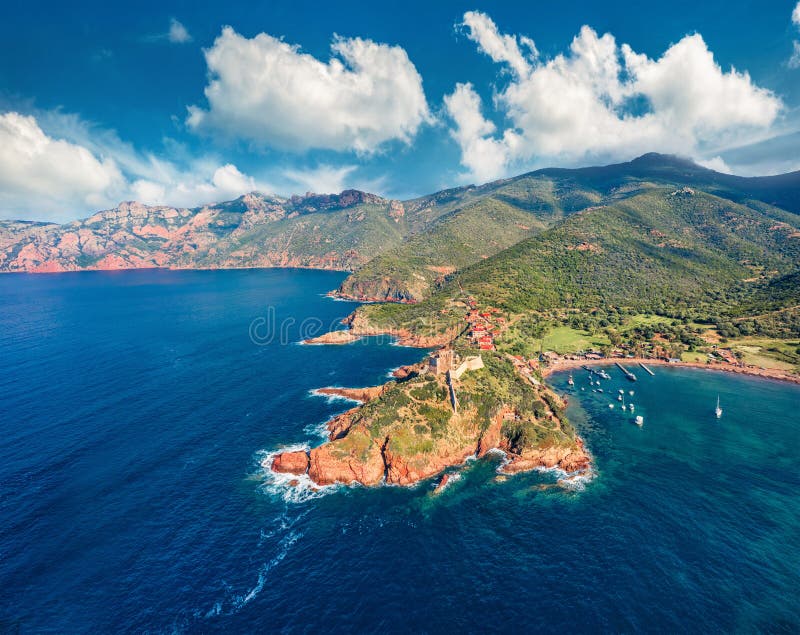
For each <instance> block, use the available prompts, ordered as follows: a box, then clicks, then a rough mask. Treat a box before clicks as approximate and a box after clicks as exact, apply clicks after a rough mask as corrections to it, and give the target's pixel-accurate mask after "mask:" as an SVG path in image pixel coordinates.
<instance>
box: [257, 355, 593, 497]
mask: <svg viewBox="0 0 800 635" xmlns="http://www.w3.org/2000/svg"><path fill="white" fill-rule="evenodd" d="M468 354H469V351H468V350H461V351H460V353H459V354H458V355H460V356H466V355H468ZM483 362H484V364H483V366H482V367H478V365H473V366H474V367H475V370H470V371H468V372H464V373H462V374H461V375H460V377H459V379H455V378H454V377H453V375H452V374H451V375H450V378H449V379H448V375H446V374H434V373H432V372H428V366H427V364H426V363H421V364H419V365H417V366H416V367H415V368H414V371H413V372H408V373H407V374H405V379H401V380H397V381H391V382H389V383H387V384H385V385H384V386H376V387H373V388H369V389H364V388H358V389H346V388H331V389H321V390H320V391H319V392H321V393H322V394H337V395H340V396H347V397H349V398H358V399H359V401H363V405H362V406H359V407H357V408H353V409H352V410H349V411H347V412H345V413H343V414H341V415H339V416H337V417H335V418H333V419H332V420H331V421H330V422H329V423H328V431H329V441H328V442H327V443H324V444H323V445H321V446H319V447H317V448H314V449H312V450H310V451H308V452H306V451H299V452H284V453H280V454H278V455H276V456H275V457H274V458H273V459H272V460H271V462H270V463H269V464H268V465H266V466H265V467H268V468H270V469H272V470H274V471H276V472H283V473H291V474H296V475H304V474H305V475H308V477H309V478H310V479H311V480H312V481H313V482H314V483H316V484H318V485H331V484H334V483H343V484H349V483H354V482H355V483H360V484H362V485H366V486H372V485H377V484H379V483H386V484H390V485H411V484H414V483H416V482H418V481H421V480H424V479H427V478H430V477H433V476H436V475H438V474H440V473H442V472H443V471H444V470H445V469H447V468H449V467H451V466H456V465H461V464H462V463H464V462H465V461H466V460H467V459H468V458H469V457H471V456H477V457H479V458H480V457H483V456H485V455H486V454H487V453H488V452H490V451H492V450H496V451H501V452H503V453H505V455H506V457H507V461H506V462H505V463H504V466H503V468H502V470H503V472H505V473H509V474H511V473H518V472H522V471H526V470H532V469H536V468H560V469H563V470H564V471H566V472H582V471H585V470H588V469H589V468H590V465H591V457H590V456H589V454H588V453H587V451H586V450H585V448H584V446H583V442H582V441H581V439H580V438H579V437H578V436H577V434H576V433H575V431H574V429H573V428H572V427H571V425H570V424H569V422H568V421H567V419H566V417H565V416H564V412H563V402H562V401H561V400H560V398H559V397H558V396H557V395H555V393H553V392H552V391H551V390H550V389H549V388H547V387H545V386H543V385H539V386H536V385H534V384H533V383H531V382H530V381H529V380H527V379H526V378H525V377H523V376H522V375H520V374H519V373H518V372H517V370H516V369H515V368H514V366H513V365H512V364H511V363H510V362H509V361H508V360H506V359H504V358H503V357H502V356H500V355H498V354H496V353H485V354H484V355H483Z"/></svg>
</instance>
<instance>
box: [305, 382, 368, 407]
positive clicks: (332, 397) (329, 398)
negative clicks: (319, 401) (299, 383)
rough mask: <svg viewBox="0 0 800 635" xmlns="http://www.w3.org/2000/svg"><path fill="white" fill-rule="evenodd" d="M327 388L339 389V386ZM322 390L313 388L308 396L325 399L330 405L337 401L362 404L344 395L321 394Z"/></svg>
mask: <svg viewBox="0 0 800 635" xmlns="http://www.w3.org/2000/svg"><path fill="white" fill-rule="evenodd" d="M326 388H339V386H326ZM320 390H322V389H321V388H312V389H311V390H309V391H308V394H309V395H311V396H313V397H323V398H325V400H326V401H327V402H328V403H335V402H337V401H347V402H349V403H354V404H360V403H361V401H360V400H358V399H353V398H352V397H345V396H344V395H329V394H328V393H324V392H320Z"/></svg>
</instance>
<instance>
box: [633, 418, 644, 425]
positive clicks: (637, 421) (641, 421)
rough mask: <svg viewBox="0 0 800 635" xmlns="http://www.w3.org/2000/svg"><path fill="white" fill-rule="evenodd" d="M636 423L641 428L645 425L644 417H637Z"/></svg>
mask: <svg viewBox="0 0 800 635" xmlns="http://www.w3.org/2000/svg"><path fill="white" fill-rule="evenodd" d="M635 421H636V425H637V426H639V427H641V426H642V425H644V417H643V416H642V415H636V419H635Z"/></svg>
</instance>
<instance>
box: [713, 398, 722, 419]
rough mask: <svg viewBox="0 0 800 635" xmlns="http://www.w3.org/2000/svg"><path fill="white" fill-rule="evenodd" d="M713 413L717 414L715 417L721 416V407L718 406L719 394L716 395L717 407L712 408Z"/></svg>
mask: <svg viewBox="0 0 800 635" xmlns="http://www.w3.org/2000/svg"><path fill="white" fill-rule="evenodd" d="M714 414H715V415H717V419H719V418H720V417H721V416H722V408H720V407H719V395H717V407H716V408H715V409H714Z"/></svg>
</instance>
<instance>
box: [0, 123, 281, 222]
mask: <svg viewBox="0 0 800 635" xmlns="http://www.w3.org/2000/svg"><path fill="white" fill-rule="evenodd" d="M42 120H44V121H47V122H48V124H49V125H48V128H49V129H50V130H51V132H49V133H48V132H45V130H44V129H43V128H42V126H41V125H40V121H39V120H38V119H37V118H36V117H34V116H32V115H24V114H20V113H18V112H5V113H0V218H14V219H25V218H30V219H35V220H68V219H72V218H76V217H80V216H86V215H88V214H89V213H91V212H93V211H95V210H97V209H100V208H106V207H111V206H113V205H116V204H117V203H118V202H120V201H122V200H129V199H133V200H138V201H140V202H142V203H148V204H167V205H176V206H195V205H200V204H203V203H209V202H218V201H221V200H226V199H232V198H235V197H237V196H240V195H241V194H244V193H246V192H250V191H253V190H260V191H271V189H272V188H270V187H269V186H268V185H267V184H265V183H262V182H258V181H257V180H256V179H254V178H253V177H251V176H248V175H246V174H243V173H242V172H241V171H240V170H239V169H238V168H237V167H236V166H235V165H233V164H230V163H227V164H223V165H220V164H219V162H215V161H214V160H212V159H209V158H201V159H196V160H194V161H192V162H190V164H189V165H186V166H183V167H180V166H178V165H176V164H174V163H172V162H170V161H167V160H164V159H159V158H157V157H155V156H153V155H150V154H142V153H139V152H137V151H136V150H135V149H133V148H132V147H131V146H130V145H129V144H126V143H124V142H122V141H121V140H119V138H118V137H117V136H116V135H115V134H113V133H109V132H108V131H96V132H95V133H94V134H93V130H92V128H91V127H90V126H89V125H87V124H86V123H85V122H83V121H81V120H80V119H79V118H77V117H75V116H73V115H61V114H60V113H52V112H51V113H44V114H43V115H42ZM52 131H57V132H52Z"/></svg>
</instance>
